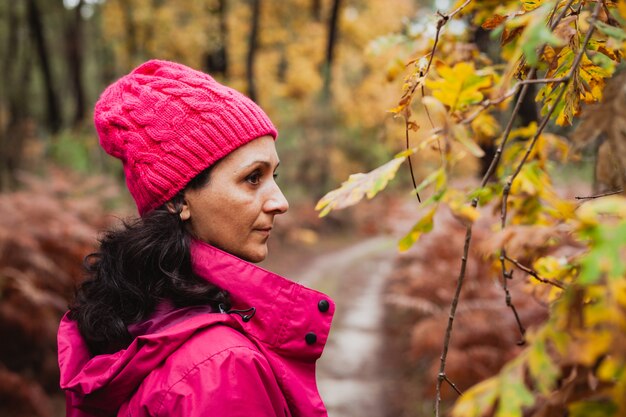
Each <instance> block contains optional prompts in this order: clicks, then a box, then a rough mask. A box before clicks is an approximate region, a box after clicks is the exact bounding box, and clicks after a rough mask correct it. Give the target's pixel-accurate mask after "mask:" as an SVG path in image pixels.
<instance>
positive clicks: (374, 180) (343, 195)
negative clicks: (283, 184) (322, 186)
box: [315, 156, 406, 217]
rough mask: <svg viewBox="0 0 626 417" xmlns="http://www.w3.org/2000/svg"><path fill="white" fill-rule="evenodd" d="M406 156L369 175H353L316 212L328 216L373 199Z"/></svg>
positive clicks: (394, 173) (322, 202)
mask: <svg viewBox="0 0 626 417" xmlns="http://www.w3.org/2000/svg"><path fill="white" fill-rule="evenodd" d="M405 159H406V156H400V157H398V158H394V159H392V160H391V161H389V162H387V163H386V164H384V165H382V166H380V167H378V168H376V169H374V170H373V171H370V172H368V173H367V174H363V173H358V174H352V175H350V177H349V178H348V180H347V181H345V182H344V183H343V184H341V187H339V188H338V189H336V190H333V191H331V192H329V193H328V194H326V195H325V196H324V197H322V198H321V200H320V201H319V202H318V203H317V205H316V206H315V210H321V212H320V215H319V216H320V217H324V216H326V215H327V214H328V213H330V211H331V210H339V209H342V208H345V207H349V206H352V205H354V204H356V203H358V202H359V201H361V200H362V199H363V197H365V196H367V198H373V197H374V196H375V195H376V194H377V193H378V192H379V191H381V190H382V189H384V188H385V187H386V186H387V184H388V183H389V181H391V180H392V179H393V178H394V177H395V175H396V172H397V171H398V168H399V167H400V165H401V164H402V162H404V160H405Z"/></svg>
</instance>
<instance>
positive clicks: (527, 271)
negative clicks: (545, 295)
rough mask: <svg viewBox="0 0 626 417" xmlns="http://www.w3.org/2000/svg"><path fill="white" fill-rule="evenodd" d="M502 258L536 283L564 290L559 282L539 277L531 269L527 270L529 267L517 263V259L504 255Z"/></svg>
mask: <svg viewBox="0 0 626 417" xmlns="http://www.w3.org/2000/svg"><path fill="white" fill-rule="evenodd" d="M504 258H505V259H506V260H507V261H509V262H511V263H512V264H513V265H515V266H516V267H517V268H519V269H520V270H522V271H524V272H526V273H527V274H528V275H530V276H531V277H533V278H535V279H536V280H537V281H539V282H542V283H544V284H549V285H552V286H555V287H557V288H560V289H562V290H564V289H565V286H564V285H563V284H561V283H560V282H558V281H554V280H551V279H549V278H544V277H542V276H541V275H539V274H538V273H537V271H535V270H533V269H531V268H529V267H527V266H525V265H522V264H521V263H519V261H518V260H517V259H513V258H510V257H508V256H506V255H504Z"/></svg>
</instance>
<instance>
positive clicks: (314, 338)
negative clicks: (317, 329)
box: [304, 332, 317, 345]
mask: <svg viewBox="0 0 626 417" xmlns="http://www.w3.org/2000/svg"><path fill="white" fill-rule="evenodd" d="M304 340H305V341H306V344H307V345H312V344H313V343H315V342H317V335H316V334H315V333H313V332H309V333H307V334H306V336H304Z"/></svg>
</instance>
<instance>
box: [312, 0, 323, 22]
mask: <svg viewBox="0 0 626 417" xmlns="http://www.w3.org/2000/svg"><path fill="white" fill-rule="evenodd" d="M311 17H313V20H315V21H316V22H319V21H321V20H322V0H311Z"/></svg>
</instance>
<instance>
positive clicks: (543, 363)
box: [528, 338, 560, 395]
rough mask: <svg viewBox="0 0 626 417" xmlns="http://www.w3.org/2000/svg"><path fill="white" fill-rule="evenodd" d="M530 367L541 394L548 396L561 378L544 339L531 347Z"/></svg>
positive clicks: (529, 352) (529, 354) (538, 340)
mask: <svg viewBox="0 0 626 417" xmlns="http://www.w3.org/2000/svg"><path fill="white" fill-rule="evenodd" d="M528 367H529V370H530V375H531V376H532V377H533V379H534V380H535V383H536V384H537V388H538V389H539V392H541V393H542V394H546V395H547V394H548V393H550V391H551V390H552V388H554V385H555V383H556V379H557V378H558V377H559V376H560V372H559V368H558V367H557V366H556V365H555V364H554V362H553V361H552V358H551V357H550V355H549V353H548V352H547V350H546V344H545V342H544V340H543V339H540V338H538V339H536V340H535V341H534V342H533V344H532V345H531V346H530V349H529V351H528Z"/></svg>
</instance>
